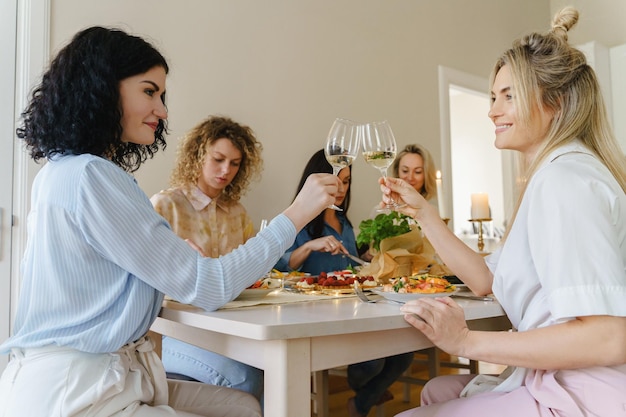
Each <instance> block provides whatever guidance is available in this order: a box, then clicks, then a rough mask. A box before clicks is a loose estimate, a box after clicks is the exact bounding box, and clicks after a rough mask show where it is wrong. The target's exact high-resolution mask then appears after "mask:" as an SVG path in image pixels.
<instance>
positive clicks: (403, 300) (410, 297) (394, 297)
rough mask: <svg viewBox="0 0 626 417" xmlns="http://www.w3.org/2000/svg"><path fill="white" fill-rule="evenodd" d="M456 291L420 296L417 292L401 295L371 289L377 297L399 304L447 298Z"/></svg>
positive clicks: (400, 293)
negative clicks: (419, 299)
mask: <svg viewBox="0 0 626 417" xmlns="http://www.w3.org/2000/svg"><path fill="white" fill-rule="evenodd" d="M457 291H458V288H457V289H455V290H454V291H450V292H436V293H432V294H422V293H419V292H410V293H402V292H391V291H383V290H379V289H373V290H372V292H373V293H375V294H378V295H381V296H383V297H385V298H386V299H388V300H392V301H398V302H401V303H406V302H407V301H411V300H416V299H418V298H428V297H430V298H436V297H448V296H450V295H452V294H454V293H456V292H457Z"/></svg>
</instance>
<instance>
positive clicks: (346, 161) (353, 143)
mask: <svg viewBox="0 0 626 417" xmlns="http://www.w3.org/2000/svg"><path fill="white" fill-rule="evenodd" d="M358 129H359V126H358V124H356V123H355V122H353V121H352V120H347V119H341V118H338V119H335V121H334V122H333V125H332V126H331V128H330V132H328V138H327V139H326V146H325V147H324V155H325V156H326V160H327V161H328V163H329V164H330V165H331V166H332V167H333V175H335V176H337V175H338V174H339V171H341V170H342V169H343V168H346V167H348V166H350V164H352V161H354V159H355V158H356V157H357V155H358V154H359V145H360V140H359V135H358ZM328 207H329V208H332V209H334V210H339V211H341V208H340V207H337V206H336V205H334V204H331V205H330V206H328Z"/></svg>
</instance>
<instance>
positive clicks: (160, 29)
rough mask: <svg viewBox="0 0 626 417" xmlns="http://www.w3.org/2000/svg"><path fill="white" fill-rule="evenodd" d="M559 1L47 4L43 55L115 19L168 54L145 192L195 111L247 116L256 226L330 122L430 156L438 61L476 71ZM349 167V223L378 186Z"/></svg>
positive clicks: (120, 0) (435, 129) (369, 173)
mask: <svg viewBox="0 0 626 417" xmlns="http://www.w3.org/2000/svg"><path fill="white" fill-rule="evenodd" d="M605 2H611V3H613V2H612V1H610V0H605ZM556 3H557V2H556V1H554V0H553V1H551V2H546V1H545V0H507V1H502V0H481V1H471V2H468V1H462V0H439V1H423V0H419V1H417V0H392V1H389V0H342V1H335V0H311V1H308V0H307V1H303V0H299V1H284V0H264V1H258V0H186V1H180V2H175V1H155V0H133V1H130V2H129V1H125V0H109V1H107V2H97V1H85V0H52V2H51V30H52V37H51V42H52V50H53V51H54V50H55V49H57V48H58V47H59V45H60V44H63V43H64V42H66V41H67V40H68V39H69V38H70V37H71V35H72V34H74V33H75V32H76V31H78V30H79V29H81V28H83V27H86V26H89V25H93V24H101V25H114V26H121V27H123V28H125V29H127V30H129V31H132V32H135V33H138V34H141V35H144V36H147V37H149V38H151V39H152V40H153V41H154V42H155V43H156V45H157V46H158V47H159V48H160V49H161V51H162V52H163V53H164V54H165V55H166V57H167V58H168V59H169V61H170V64H171V72H170V76H169V78H168V86H167V88H168V107H169V110H170V128H171V135H170V137H169V147H168V149H167V151H166V152H165V153H163V154H162V155H159V156H158V157H157V158H155V159H154V160H152V161H150V162H148V163H147V164H146V166H144V167H142V169H140V170H139V172H138V173H137V178H138V181H139V183H140V185H141V186H142V187H143V188H144V190H145V191H146V193H147V194H148V195H151V194H153V193H155V192H157V191H159V190H160V189H161V188H164V187H166V186H167V180H168V176H169V171H170V169H171V167H172V164H173V160H174V155H175V148H176V144H177V141H178V138H179V137H180V136H181V135H182V134H183V133H184V132H185V131H186V130H188V129H189V128H191V127H192V126H193V125H194V124H195V123H197V122H198V121H199V120H201V119H202V118H204V117H205V116H207V115H209V114H225V115H229V116H231V117H233V118H234V119H236V120H238V121H240V122H242V123H246V124H248V125H250V126H251V127H252V128H253V129H254V130H255V131H256V133H257V135H258V137H259V138H260V140H261V141H262V142H263V144H264V149H265V150H264V159H265V170H264V172H263V175H262V178H261V179H260V181H259V182H257V183H253V189H252V190H251V191H250V192H249V193H248V194H247V195H246V197H245V198H244V200H243V203H244V205H245V206H246V207H247V208H248V210H249V212H250V214H251V215H252V217H253V220H254V221H255V224H258V222H259V220H260V219H261V218H263V217H268V218H271V217H272V216H274V215H275V214H277V213H278V212H280V211H281V210H282V209H283V208H284V207H285V206H286V205H287V204H288V203H289V202H290V201H291V199H292V197H293V193H294V191H295V187H296V185H297V181H298V179H299V177H300V174H301V171H302V167H303V164H304V163H305V162H306V160H307V159H308V157H309V156H310V154H312V153H313V152H314V151H315V150H317V149H320V148H321V147H322V146H323V144H324V140H325V136H326V133H327V131H328V129H329V127H330V124H331V122H332V120H333V119H334V118H335V117H347V118H352V119H354V120H357V121H370V120H378V119H388V120H389V121H390V123H391V125H392V127H393V129H394V132H395V134H396V138H397V141H398V144H399V146H404V145H405V144H407V143H411V142H420V143H422V144H424V145H426V146H427V147H428V148H429V149H430V150H431V152H432V153H433V156H434V157H435V159H436V160H437V161H439V160H440V158H441V151H440V144H439V110H438V84H437V83H438V80H437V67H438V65H445V66H447V67H451V68H455V69H458V70H462V71H465V72H468V73H471V74H475V75H479V76H486V75H487V74H488V73H489V70H490V68H491V65H492V63H493V61H494V59H495V58H496V57H497V56H498V55H499V53H500V52H502V50H503V49H504V48H506V47H508V46H509V45H510V43H511V41H512V40H513V39H514V38H516V37H518V36H519V35H520V34H523V33H526V32H528V31H529V30H544V29H547V27H548V24H549V21H550V16H551V13H552V12H551V9H552V8H554V7H556V6H555V4H556ZM573 3H581V4H583V5H584V7H585V8H586V9H587V8H591V6H592V3H594V4H595V3H596V2H595V1H592V0H589V1H579V2H576V1H574V2H573ZM600 3H602V2H600ZM622 21H623V20H622ZM580 29H581V32H584V34H585V35H583V36H581V39H577V42H584V41H587V40H591V39H593V37H592V36H593V35H588V34H589V33H593V31H592V30H591V29H593V27H588V25H587V24H586V23H585V22H584V20H583V21H581V25H580ZM586 36H590V37H589V39H586V38H585V37H586ZM573 37H574V36H573V35H572V38H573ZM615 42H616V43H619V42H624V40H623V39H622V40H616V41H615ZM485 88H487V86H485ZM486 112H487V109H485V117H486ZM353 176H354V182H353V184H354V188H353V205H352V207H351V209H350V218H351V219H352V221H353V223H354V224H355V227H356V226H357V225H358V223H359V222H360V220H362V219H363V218H365V217H367V216H368V214H369V212H370V210H371V207H372V206H373V205H374V204H375V203H376V202H377V201H378V198H379V192H378V188H377V185H376V178H377V176H378V175H377V171H376V170H374V169H373V168H371V167H369V166H367V165H366V164H365V163H364V162H363V161H362V159H361V158H359V160H357V162H356V163H355V169H354V173H353Z"/></svg>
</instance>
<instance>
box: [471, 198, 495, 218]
mask: <svg viewBox="0 0 626 417" xmlns="http://www.w3.org/2000/svg"><path fill="white" fill-rule="evenodd" d="M490 217H491V216H490V215H489V196H488V195H487V193H477V194H472V220H478V219H489V218H490Z"/></svg>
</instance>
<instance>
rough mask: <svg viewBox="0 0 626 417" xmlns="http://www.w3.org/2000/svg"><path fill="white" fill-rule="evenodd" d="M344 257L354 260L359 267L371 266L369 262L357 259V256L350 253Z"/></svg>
mask: <svg viewBox="0 0 626 417" xmlns="http://www.w3.org/2000/svg"><path fill="white" fill-rule="evenodd" d="M343 255H346V256H347V257H348V258H350V259H352V260H353V261H354V262H356V263H358V264H359V265H363V266H367V265H369V264H370V263H369V262H365V261H364V260H363V259H361V258H357V257H356V256H354V255H350V254H349V253H344V254H343Z"/></svg>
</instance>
